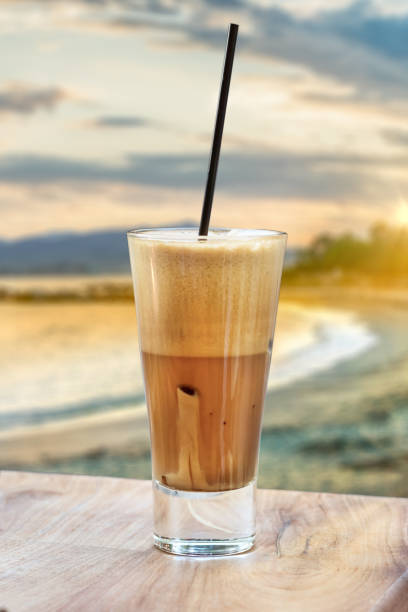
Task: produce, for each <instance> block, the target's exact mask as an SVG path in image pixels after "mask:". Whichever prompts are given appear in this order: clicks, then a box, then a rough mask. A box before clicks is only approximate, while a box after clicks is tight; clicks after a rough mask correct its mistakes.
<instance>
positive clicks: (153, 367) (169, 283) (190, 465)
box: [128, 228, 286, 555]
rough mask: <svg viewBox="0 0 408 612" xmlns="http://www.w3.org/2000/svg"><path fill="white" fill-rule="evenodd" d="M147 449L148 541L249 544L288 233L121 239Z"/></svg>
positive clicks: (224, 550) (215, 547) (194, 551)
mask: <svg viewBox="0 0 408 612" xmlns="http://www.w3.org/2000/svg"><path fill="white" fill-rule="evenodd" d="M128 240H129V250H130V259H131V266H132V275H133V282H134V293H135V301H136V310H137V319H138V329H139V344H140V349H141V356H142V363H143V371H144V381H145V390H146V398H147V406H148V412H149V423H150V437H151V449H152V471H153V493H154V541H155V545H156V546H157V547H158V548H161V549H163V550H165V551H167V552H171V553H175V554H187V555H226V554H235V553H240V552H243V551H245V550H248V549H250V548H251V547H252V545H253V542H254V538H255V486H256V476H257V466H258V454H259V438H260V431H261V423H262V413H263V403H264V396H265V390H266V384H267V379H268V373H269V365H270V359H271V351H272V342H273V334H274V328H275V318H276V312H277V306H278V298H279V287H280V280H281V274H282V264H283V258H284V252H285V246H286V234H285V233H282V232H276V231H271V230H247V229H212V230H210V231H209V233H208V236H206V237H204V238H203V237H199V236H198V229H197V228H163V229H147V230H133V231H130V232H129V233H128Z"/></svg>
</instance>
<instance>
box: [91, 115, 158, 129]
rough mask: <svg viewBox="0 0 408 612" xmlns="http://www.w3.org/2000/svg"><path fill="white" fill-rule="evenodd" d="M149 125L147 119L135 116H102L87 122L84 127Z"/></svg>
mask: <svg viewBox="0 0 408 612" xmlns="http://www.w3.org/2000/svg"><path fill="white" fill-rule="evenodd" d="M150 124H151V122H150V121H149V120H148V119H145V118H144V117H138V116H136V115H102V116H100V117H96V118H95V119H92V120H91V121H89V122H87V124H86V125H88V126H89V127H95V128H135V127H145V126H146V125H150Z"/></svg>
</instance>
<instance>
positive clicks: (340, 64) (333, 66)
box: [107, 0, 408, 103]
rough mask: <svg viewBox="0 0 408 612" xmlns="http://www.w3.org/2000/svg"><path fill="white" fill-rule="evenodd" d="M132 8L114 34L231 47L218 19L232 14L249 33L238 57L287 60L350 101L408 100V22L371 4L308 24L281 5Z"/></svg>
mask: <svg viewBox="0 0 408 612" xmlns="http://www.w3.org/2000/svg"><path fill="white" fill-rule="evenodd" d="M126 6H127V5H126V4H125V5H123V4H119V5H118V7H121V9H120V10H119V13H120V14H119V16H118V13H115V18H114V19H112V21H111V22H110V23H111V26H112V27H118V26H120V27H122V28H129V29H132V28H141V27H143V28H145V29H146V28H151V29H152V31H153V30H154V29H158V30H161V31H162V32H163V33H164V34H166V32H167V33H169V32H175V31H176V32H178V33H179V34H180V35H181V36H183V37H184V38H185V40H186V41H188V42H189V43H190V44H194V43H199V44H201V45H205V46H207V47H217V48H224V47H225V37H226V26H227V23H226V22H225V23H223V22H224V21H225V17H224V18H223V19H222V20H221V22H220V21H217V20H216V19H214V16H215V15H217V11H218V10H219V11H221V12H222V11H223V12H224V13H223V14H224V15H225V10H226V9H227V10H228V9H229V10H230V11H231V19H232V18H233V19H234V20H236V21H237V22H239V23H240V22H242V23H243V24H246V25H247V26H248V27H244V28H241V32H240V35H239V39H238V52H241V53H252V54H253V53H255V54H258V55H262V56H263V57H268V58H270V59H272V60H275V61H276V60H277V59H278V60H281V61H282V60H283V61H285V62H288V63H290V64H292V65H297V66H302V67H305V68H307V69H309V70H311V71H313V72H314V73H316V74H319V75H324V76H326V77H329V78H332V79H335V80H336V81H338V82H341V83H343V84H348V85H350V86H351V87H352V88H353V90H354V94H353V95H352V96H351V99H355V100H369V101H379V102H381V103H384V102H386V101H388V100H391V99H392V100H395V99H399V100H407V99H408V73H407V71H406V65H405V60H406V59H407V58H408V44H407V40H408V16H407V15H395V14H384V13H380V12H378V9H376V8H375V5H374V4H373V3H372V2H371V1H370V0H357V1H356V2H353V3H351V4H349V5H347V6H346V7H340V8H338V7H337V8H334V9H331V10H328V9H325V10H317V11H315V12H313V13H312V14H310V15H308V16H303V17H302V16H300V15H297V14H296V13H295V12H293V11H289V10H287V9H286V8H283V7H284V6H285V5H284V4H283V3H280V5H279V4H275V5H274V6H262V5H260V4H257V3H249V2H246V3H244V2H243V1H241V0H221V2H217V1H216V0H201V2H200V1H198V0H196V1H195V2H191V3H190V4H189V6H188V9H189V10H186V6H185V4H184V3H180V4H174V3H172V4H171V5H170V6H171V7H172V10H171V11H170V10H168V12H167V13H166V12H161V13H160V14H159V18H158V16H157V13H156V12H152V11H150V12H147V11H145V12H140V11H139V12H138V11H135V10H132V11H130V10H128V8H126ZM248 24H249V25H248ZM107 25H109V23H108V24H107ZM169 44H174V42H173V43H172V42H171V41H170V40H169ZM328 96H330V92H328Z"/></svg>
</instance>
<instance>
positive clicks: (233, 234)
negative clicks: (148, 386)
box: [129, 229, 286, 357]
mask: <svg viewBox="0 0 408 612" xmlns="http://www.w3.org/2000/svg"><path fill="white" fill-rule="evenodd" d="M285 244H286V235H285V234H278V233H271V232H262V231H259V232H254V230H227V231H222V232H210V234H209V236H208V239H206V240H199V239H198V238H197V230H192V229H185V230H177V231H175V230H157V231H149V232H147V233H146V234H145V235H143V234H138V233H135V234H133V235H132V233H130V234H129V249H130V258H131V264H132V273H133V278H134V286H135V296H136V304H137V313H138V324H139V333H140V343H141V347H142V350H143V351H146V352H149V353H155V354H159V355H173V356H186V357H205V356H208V357H219V356H237V355H253V354H257V353H262V352H265V351H266V350H268V345H269V343H270V341H271V339H272V336H273V330H274V323H275V316H276V309H277V304H278V293H279V285H280V278H281V272H282V263H283V256H284V250H285Z"/></svg>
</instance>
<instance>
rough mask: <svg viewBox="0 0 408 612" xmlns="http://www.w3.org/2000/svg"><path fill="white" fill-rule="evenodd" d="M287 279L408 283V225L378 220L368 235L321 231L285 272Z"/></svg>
mask: <svg viewBox="0 0 408 612" xmlns="http://www.w3.org/2000/svg"><path fill="white" fill-rule="evenodd" d="M284 278H285V281H287V282H295V283H299V282H303V281H307V282H310V280H315V281H317V282H321V283H327V282H332V283H333V282H337V283H344V284H349V283H353V284H354V283H360V282H364V281H366V283H370V284H382V285H394V284H404V285H408V228H407V227H393V226H390V225H387V224H385V223H377V224H375V225H373V227H372V228H371V230H370V232H369V235H368V237H367V238H359V237H358V236H355V235H354V234H351V233H345V234H341V235H339V236H332V235H330V234H321V235H320V236H318V237H317V238H316V239H315V240H314V241H313V242H312V244H311V245H310V247H309V248H307V249H305V250H304V251H303V252H302V253H301V254H300V255H299V257H298V259H297V261H296V263H295V265H293V266H290V267H288V268H287V269H286V270H285V273H284Z"/></svg>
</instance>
